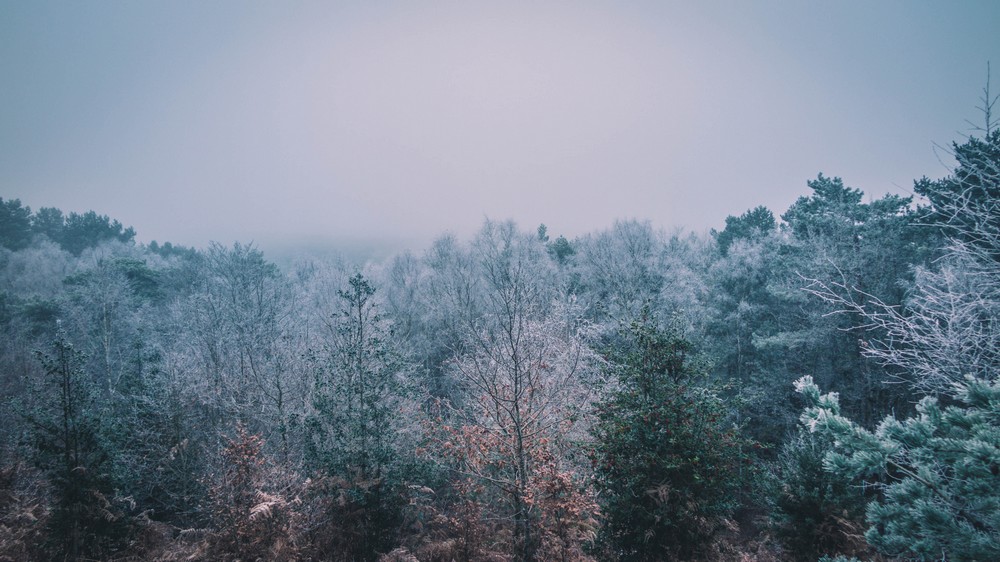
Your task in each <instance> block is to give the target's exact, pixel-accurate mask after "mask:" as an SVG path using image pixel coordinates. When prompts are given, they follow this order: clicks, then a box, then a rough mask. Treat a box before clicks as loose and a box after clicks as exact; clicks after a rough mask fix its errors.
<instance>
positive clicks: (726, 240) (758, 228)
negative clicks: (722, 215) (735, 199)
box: [715, 205, 778, 255]
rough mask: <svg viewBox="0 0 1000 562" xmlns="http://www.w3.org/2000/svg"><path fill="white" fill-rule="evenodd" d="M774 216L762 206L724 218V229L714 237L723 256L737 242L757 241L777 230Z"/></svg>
mask: <svg viewBox="0 0 1000 562" xmlns="http://www.w3.org/2000/svg"><path fill="white" fill-rule="evenodd" d="M777 228H778V224H777V223H776V222H775V221H774V214H773V213H771V211H770V209H768V208H767V207H764V206H763V205H761V206H759V207H755V208H753V209H750V210H749V211H747V212H745V213H743V214H742V215H740V216H738V217H734V216H732V215H730V216H728V217H726V228H725V229H723V230H722V232H719V233H718V234H716V236H715V241H716V243H718V245H719V251H721V252H722V254H723V255H725V254H726V253H728V252H729V247H730V246H732V245H733V243H734V242H736V241H737V240H757V239H760V238H762V237H764V236H767V235H768V234H770V233H772V232H774V231H775V230H777Z"/></svg>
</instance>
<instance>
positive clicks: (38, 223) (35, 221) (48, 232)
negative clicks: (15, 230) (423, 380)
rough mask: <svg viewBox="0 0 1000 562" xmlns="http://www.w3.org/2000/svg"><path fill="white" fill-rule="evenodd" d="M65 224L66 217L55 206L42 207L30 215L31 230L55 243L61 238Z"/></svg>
mask: <svg viewBox="0 0 1000 562" xmlns="http://www.w3.org/2000/svg"><path fill="white" fill-rule="evenodd" d="M65 226H66V217H65V216H63V212H62V211H61V210H59V209H56V208H55V207H42V208H41V209H38V211H37V212H35V215H34V216H33V217H31V230H32V232H34V233H35V234H38V235H42V236H45V237H46V238H48V239H49V240H51V241H53V242H56V243H59V241H60V240H62V239H63V227H65Z"/></svg>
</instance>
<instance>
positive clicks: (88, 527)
mask: <svg viewBox="0 0 1000 562" xmlns="http://www.w3.org/2000/svg"><path fill="white" fill-rule="evenodd" d="M38 358H39V361H40V362H41V364H42V366H43V368H44V369H45V373H46V379H45V381H44V386H43V388H41V389H40V390H39V391H40V392H41V393H42V394H41V396H39V397H38V398H39V404H38V406H37V407H36V408H34V409H33V410H31V411H30V412H28V413H27V414H26V417H27V419H28V420H29V421H30V423H31V426H32V428H33V429H34V431H33V435H32V437H33V440H34V446H35V451H36V461H37V463H38V465H39V467H40V468H42V469H43V471H44V472H45V474H46V476H47V478H48V479H49V482H50V485H51V487H52V490H53V494H54V499H55V506H54V508H53V512H52V516H51V518H50V521H49V526H50V533H51V534H50V538H52V539H55V540H57V541H58V542H57V543H56V544H54V545H53V548H54V552H55V553H58V555H59V556H60V557H65V558H67V559H69V560H78V559H81V558H93V557H101V556H102V555H106V554H107V553H109V552H112V551H113V550H114V548H115V547H116V543H117V541H119V540H121V538H122V536H123V535H124V532H125V528H124V525H125V520H124V519H123V517H122V513H121V510H120V509H119V507H118V506H117V505H116V501H117V498H115V494H114V492H113V490H112V483H111V479H110V478H109V477H108V475H107V473H106V470H107V466H106V462H107V460H108V452H107V451H106V450H105V449H104V447H103V444H102V439H101V435H100V433H99V430H100V411H99V408H98V404H97V400H96V398H97V397H96V395H95V391H96V389H95V388H94V385H93V384H91V383H90V381H89V380H87V375H86V373H84V372H83V371H82V369H81V367H80V366H81V365H82V363H83V360H84V358H83V355H82V354H81V353H80V352H78V351H76V350H75V349H74V348H73V346H72V345H71V344H70V343H68V342H67V341H66V340H65V339H64V338H63V337H60V338H59V339H57V340H56V341H55V342H54V344H53V353H51V354H42V353H39V354H38Z"/></svg>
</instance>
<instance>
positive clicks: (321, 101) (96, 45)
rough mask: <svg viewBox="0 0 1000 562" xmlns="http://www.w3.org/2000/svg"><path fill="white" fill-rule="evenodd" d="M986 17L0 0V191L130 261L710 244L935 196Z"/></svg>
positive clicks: (582, 5)
mask: <svg viewBox="0 0 1000 562" xmlns="http://www.w3.org/2000/svg"><path fill="white" fill-rule="evenodd" d="M998 29H1000V2H996V1H993V0H984V1H973V0H963V1H960V2H945V1H916V0H908V1H875V0H864V1H861V0H846V1H836V2H832V1H831V2H818V1H806V0H803V1H795V2H793V1H769V2H763V1H762V2H754V1H736V0H732V1H712V0H707V1H698V2H689V1H683V2H670V1H658V2H628V1H607V2H594V1H588V0H577V1H573V2H547V1H537V0H536V1H526V2H518V1H510V2H496V1H494V2H478V1H460V2H439V1H433V0H431V1H421V2H414V1H400V2H393V1H380V2H373V1H365V2H337V1H317V2H294V1H292V2H277V1H271V2H253V1H249V0H240V1H228V0H212V1H209V2H204V1H194V0H169V1H156V0H149V1H146V0H144V1H139V2H132V1H125V0H116V1H107V0H91V1H87V2H79V1H64V2H47V1H31V2H21V1H17V0H0V197H4V198H6V199H11V198H18V199H20V200H21V201H22V202H23V203H24V204H26V205H29V206H31V207H32V209H37V208H39V207H57V208H60V209H62V210H64V211H66V212H69V211H77V212H82V211H87V210H91V209H93V210H95V211H97V212H99V213H101V214H107V215H110V216H111V217H112V218H116V219H119V220H121V221H122V222H123V223H124V224H126V225H132V226H134V227H135V229H136V231H137V232H138V237H137V238H138V239H139V241H142V242H148V241H151V240H158V241H160V242H164V241H170V242H173V243H178V244H184V245H188V246H194V247H204V246H206V245H207V244H208V243H209V242H210V241H216V242H220V243H223V244H229V243H231V242H234V241H241V242H251V241H252V242H255V243H256V244H257V245H259V246H260V247H262V248H263V249H264V250H265V251H268V250H272V251H282V250H287V249H288V248H293V247H297V246H324V245H330V246H333V247H337V246H346V245H361V246H364V245H370V246H371V247H373V248H374V247H392V248H397V249H398V248H411V249H418V248H420V247H423V246H425V245H426V244H427V243H428V242H429V241H431V240H432V239H434V238H435V237H437V236H439V235H441V234H443V233H445V232H451V233H454V234H456V235H458V236H460V237H467V236H470V235H471V234H472V233H474V232H475V231H476V230H477V229H478V227H479V226H480V225H481V224H482V222H483V220H484V219H485V218H487V217H488V218H492V219H498V220H505V219H513V220H515V221H516V222H517V223H518V224H519V225H520V226H522V227H523V228H525V229H534V228H535V227H536V226H537V225H538V224H540V223H545V224H546V225H547V226H548V229H549V233H550V234H552V235H558V234H564V235H566V236H567V237H570V238H572V237H574V236H578V235H581V234H584V233H587V232H592V231H596V230H600V229H604V228H607V227H609V226H610V225H611V224H612V223H613V222H614V221H615V220H616V219H631V218H636V219H641V220H650V221H652V223H653V224H654V225H655V226H656V227H658V228H662V229H664V230H667V231H674V230H676V229H684V230H690V231H695V232H704V231H707V230H708V229H710V228H721V227H722V226H723V225H724V221H725V218H726V216H727V215H739V214H741V213H742V212H744V211H746V210H747V209H750V208H752V207H755V206H757V205H766V206H767V207H769V208H770V209H772V211H774V212H775V214H780V213H781V212H783V211H784V210H785V209H787V208H788V206H789V205H791V204H792V203H793V202H794V201H795V199H796V198H797V197H799V196H802V195H806V194H808V192H809V189H808V187H807V185H806V181H808V180H809V179H812V178H815V177H816V175H817V174H818V173H821V172H822V173H823V174H825V175H828V176H839V177H842V178H843V179H844V181H845V183H846V184H848V185H850V186H853V187H857V188H860V189H862V190H864V191H865V193H867V194H868V195H869V196H872V197H880V196H882V195H884V194H886V193H898V194H904V195H905V194H908V193H909V190H910V189H911V188H912V184H913V180H914V179H916V178H919V177H922V176H925V175H926V176H928V177H932V178H935V177H942V176H944V175H946V174H947V172H948V164H949V160H948V155H947V153H946V151H943V150H942V149H941V148H939V147H945V148H946V147H947V146H948V145H949V144H950V143H951V142H952V141H954V140H960V139H961V138H962V135H965V134H968V132H969V128H970V125H969V124H968V123H967V122H966V120H970V121H973V122H974V123H976V124H978V123H979V122H980V121H981V114H980V112H979V111H978V110H977V109H976V106H977V105H979V104H980V103H981V102H980V100H979V98H980V97H981V96H982V89H983V86H984V85H985V83H986V68H987V62H988V61H992V63H993V67H994V72H993V74H994V80H993V87H994V91H996V92H1000V35H998V33H997V30H998Z"/></svg>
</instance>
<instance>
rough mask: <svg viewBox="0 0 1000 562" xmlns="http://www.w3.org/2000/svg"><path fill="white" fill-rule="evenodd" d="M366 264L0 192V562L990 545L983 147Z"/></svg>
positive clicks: (720, 554) (445, 240)
mask: <svg viewBox="0 0 1000 562" xmlns="http://www.w3.org/2000/svg"><path fill="white" fill-rule="evenodd" d="M983 133H984V134H983V135H982V137H981V138H977V137H972V138H969V139H967V140H965V141H963V142H962V143H960V144H959V143H955V144H954V145H953V150H954V155H955V157H956V160H957V166H956V167H955V169H954V170H953V172H952V173H951V174H950V175H948V176H947V177H945V178H942V179H938V180H931V179H928V178H922V179H920V180H918V181H916V182H915V184H914V192H915V195H916V196H918V197H919V199H917V200H915V199H914V197H902V196H898V195H885V196H883V197H881V198H878V199H871V198H868V199H866V197H865V195H864V193H863V192H862V191H860V190H858V189H855V188H852V187H850V186H847V185H845V184H844V182H843V181H842V180H841V179H840V178H836V177H828V176H824V175H822V174H821V175H819V176H817V178H816V179H814V180H811V181H809V182H808V187H809V190H810V192H809V194H808V195H805V196H803V197H800V198H799V199H798V200H796V201H795V202H793V203H792V204H791V205H790V207H789V208H788V209H787V210H785V212H784V213H782V214H780V216H775V215H774V213H773V212H772V211H771V210H769V209H767V208H764V207H757V208H755V209H750V210H748V211H747V212H746V213H744V214H742V215H739V216H730V217H728V218H726V221H725V227H724V229H722V230H721V231H713V232H711V233H710V234H706V235H697V234H690V233H683V232H676V233H665V232H661V231H657V230H656V229H654V228H653V227H652V226H651V223H649V222H643V221H639V220H621V221H617V222H615V223H614V224H613V225H612V226H611V227H609V228H607V229H604V230H601V231H597V232H593V233H590V234H587V235H584V236H580V237H578V238H575V239H572V240H570V239H567V238H565V237H563V236H557V237H555V238H552V237H551V236H550V234H549V232H548V229H547V228H546V227H545V226H544V225H542V226H540V227H538V228H537V229H531V230H523V229H521V228H519V227H518V226H517V225H516V224H514V223H512V222H509V221H507V222H502V221H491V220H487V221H485V222H484V224H483V226H482V228H481V229H480V230H479V232H478V233H477V234H476V235H474V236H473V237H471V238H470V239H468V240H462V239H459V238H457V237H455V236H452V235H445V236H442V237H440V238H438V239H437V240H436V241H435V242H434V243H433V244H432V245H431V246H430V247H429V248H428V249H427V250H426V251H424V252H422V253H419V254H415V253H411V252H403V253H400V254H398V255H396V256H395V257H393V258H391V259H388V260H385V261H383V262H379V263H366V264H358V263H350V262H347V261H346V260H340V261H338V260H325V261H318V260H305V261H302V262H299V263H297V264H294V265H292V266H290V267H288V268H286V269H281V268H279V267H277V266H276V265H275V264H273V263H271V262H269V261H268V260H267V259H266V257H265V256H264V254H263V253H262V252H261V251H260V250H259V249H257V248H255V247H254V246H253V245H252V244H239V243H237V244H234V245H232V246H222V245H219V244H211V245H210V246H208V247H207V248H205V249H192V248H185V247H181V246H176V245H171V244H169V243H164V244H162V245H161V244H158V243H156V242H152V243H149V244H137V243H136V242H135V241H134V237H135V232H134V230H133V229H132V228H125V227H124V226H123V225H122V224H121V223H120V222H118V221H116V220H111V219H110V218H108V217H106V216H102V215H98V214H97V213H95V212H88V213H85V214H76V213H69V214H67V215H64V214H63V213H62V212H61V211H59V210H58V209H53V208H42V209H39V210H38V211H35V212H33V211H32V210H31V209H30V208H28V207H25V206H23V205H22V204H21V202H20V201H18V200H16V199H13V200H11V199H8V200H3V199H0V246H2V249H0V325H2V329H3V333H4V334H5V337H4V338H3V339H2V340H0V396H2V397H3V406H2V407H0V449H2V455H0V459H2V462H0V464H2V466H0V560H36V559H37V560H53V559H63V560H93V559H101V560H181V559H185V560H345V561H346V560H373V561H374V560H381V561H414V560H417V561H421V562H423V561H450V560H466V561H487V560H518V561H534V560H565V561H569V560H574V561H580V560H622V561H647V560H738V559H755V560H809V561H813V560H819V559H821V558H822V559H824V560H834V559H840V560H849V559H850V558H852V557H857V558H860V559H867V560H891V559H896V558H899V559H935V560H937V559H942V557H944V558H945V559H949V560H986V559H997V558H1000V503H998V502H1000V476H998V468H997V467H998V466H1000V428H998V424H1000V417H998V405H1000V398H998V397H1000V387H998V384H1000V383H998V382H997V381H998V378H997V375H996V373H997V370H996V367H997V365H998V361H1000V354H998V351H997V350H1000V345H998V344H1000V339H998V334H1000V332H998V330H997V328H998V320H997V319H998V310H1000V293H998V288H1000V267H998V263H1000V220H998V217H1000V212H998V207H997V205H998V203H1000V132H998V131H996V130H985V131H983Z"/></svg>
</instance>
